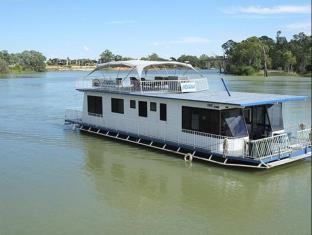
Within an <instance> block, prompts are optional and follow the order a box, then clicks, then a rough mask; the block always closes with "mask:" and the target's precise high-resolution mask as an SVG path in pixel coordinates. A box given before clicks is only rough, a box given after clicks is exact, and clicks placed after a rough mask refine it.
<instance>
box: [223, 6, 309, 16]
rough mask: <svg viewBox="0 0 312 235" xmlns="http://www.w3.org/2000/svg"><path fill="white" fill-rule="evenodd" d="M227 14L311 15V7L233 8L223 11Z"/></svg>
mask: <svg viewBox="0 0 312 235" xmlns="http://www.w3.org/2000/svg"><path fill="white" fill-rule="evenodd" d="M222 12H223V13H225V14H259V15H274V14H310V12H311V5H281V6H273V7H261V6H247V7H231V8H226V9H223V10H222Z"/></svg>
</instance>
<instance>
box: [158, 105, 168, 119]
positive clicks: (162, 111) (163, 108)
mask: <svg viewBox="0 0 312 235" xmlns="http://www.w3.org/2000/svg"><path fill="white" fill-rule="evenodd" d="M159 108H160V112H159V119H160V120H161V121H167V105H166V104H160V105H159Z"/></svg>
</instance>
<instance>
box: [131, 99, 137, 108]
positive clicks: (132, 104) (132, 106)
mask: <svg viewBox="0 0 312 235" xmlns="http://www.w3.org/2000/svg"><path fill="white" fill-rule="evenodd" d="M135 103H136V102H135V100H130V108H132V109H135Z"/></svg>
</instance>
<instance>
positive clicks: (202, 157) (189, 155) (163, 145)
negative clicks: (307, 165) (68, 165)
mask: <svg viewBox="0 0 312 235" xmlns="http://www.w3.org/2000/svg"><path fill="white" fill-rule="evenodd" d="M65 123H67V124H73V125H75V127H78V129H79V130H80V131H83V132H86V133H90V134H95V135H98V136H103V137H107V138H110V139H116V140H119V141H124V142H128V143H131V144H136V145H140V146H144V147H147V148H151V149H155V150H160V151H165V152H169V153H173V154H176V155H179V156H183V157H184V160H185V161H186V162H192V160H193V159H194V160H199V161H203V162H209V163H213V164H217V165H222V166H229V167H241V168H253V169H269V168H272V167H276V166H280V165H284V164H287V163H291V162H294V161H298V160H301V159H305V158H308V157H310V156H311V146H308V147H306V148H305V149H303V150H300V151H298V152H291V153H288V154H283V155H280V156H278V157H277V158H274V159H272V160H271V162H264V161H262V160H261V159H249V158H244V157H231V156H227V157H226V158H224V157H223V156H222V155H220V154H215V153H211V152H207V151H206V150H204V149H200V148H195V149H194V148H192V146H187V145H181V144H180V145H179V144H177V143H172V142H164V141H162V140H160V139H153V138H150V137H147V136H137V135H135V134H129V133H124V132H121V131H116V130H111V129H108V128H104V127H97V126H94V125H90V124H87V123H83V122H82V120H81V119H65Z"/></svg>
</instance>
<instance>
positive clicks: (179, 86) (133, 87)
mask: <svg viewBox="0 0 312 235" xmlns="http://www.w3.org/2000/svg"><path fill="white" fill-rule="evenodd" d="M183 84H185V85H191V89H190V88H189V87H188V88H187V89H185V87H184V86H183ZM208 88H209V87H208V82H207V79H206V78H200V79H183V80H159V81H158V80H148V81H131V82H130V83H129V84H123V83H122V82H121V81H116V80H107V79H93V80H78V81H77V82H76V89H94V90H103V91H117V92H138V91H140V92H155V91H156V92H173V93H182V92H194V91H202V90H207V89H208Z"/></svg>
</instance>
